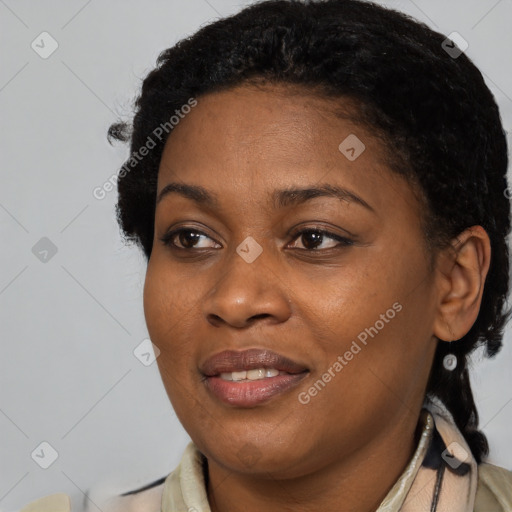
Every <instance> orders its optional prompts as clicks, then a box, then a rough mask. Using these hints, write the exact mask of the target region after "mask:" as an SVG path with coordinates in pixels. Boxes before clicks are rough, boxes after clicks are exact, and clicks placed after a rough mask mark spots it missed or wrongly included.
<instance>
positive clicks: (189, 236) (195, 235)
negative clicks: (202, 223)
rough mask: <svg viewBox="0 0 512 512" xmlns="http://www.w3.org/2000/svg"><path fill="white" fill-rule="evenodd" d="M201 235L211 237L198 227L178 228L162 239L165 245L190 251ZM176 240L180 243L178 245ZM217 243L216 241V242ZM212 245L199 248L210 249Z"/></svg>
mask: <svg viewBox="0 0 512 512" xmlns="http://www.w3.org/2000/svg"><path fill="white" fill-rule="evenodd" d="M201 237H205V238H209V239H210V240H212V238H210V237H209V236H208V235H207V234H206V233H203V232H202V231H198V230H197V229H192V228H184V227H181V228H178V229H174V230H172V231H169V232H168V233H165V235H164V236H162V238H160V240H161V241H162V242H163V244H164V245H166V246H168V247H170V248H171V249H177V250H181V251H190V250H192V249H194V248H196V247H195V244H196V243H197V242H198V241H199V240H200V239H201ZM176 241H177V242H178V243H179V244H180V245H178V244H177V243H176ZM215 243H216V242H215ZM209 248H212V247H199V249H209Z"/></svg>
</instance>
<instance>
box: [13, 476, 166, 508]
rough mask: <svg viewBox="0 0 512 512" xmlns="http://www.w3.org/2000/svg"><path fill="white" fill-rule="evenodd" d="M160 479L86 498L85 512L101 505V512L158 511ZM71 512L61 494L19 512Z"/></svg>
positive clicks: (161, 490)
mask: <svg viewBox="0 0 512 512" xmlns="http://www.w3.org/2000/svg"><path fill="white" fill-rule="evenodd" d="M165 478H166V477H162V478H159V479H158V480H155V481H153V482H151V483H148V484H146V485H144V486H142V487H139V488H137V489H134V490H132V491H128V492H125V493H123V494H119V495H117V496H113V497H112V496H110V497H108V498H103V499H102V498H101V497H100V496H94V497H93V499H92V498H91V497H90V496H87V498H88V499H87V498H86V499H85V500H84V501H85V503H86V504H85V509H84V510H85V512H89V511H90V512H92V511H96V510H98V508H97V506H98V505H99V504H100V503H101V505H100V506H101V510H102V512H155V511H157V510H160V506H161V503H162V493H163V488H164V483H165ZM50 511H51V512H71V511H72V508H71V499H70V497H69V496H68V495H66V494H63V493H57V494H51V495H49V496H44V497H42V498H39V499H37V500H35V501H32V502H31V503H29V504H28V505H26V506H25V507H23V508H22V509H21V510H20V512H50Z"/></svg>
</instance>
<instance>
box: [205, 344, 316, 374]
mask: <svg viewBox="0 0 512 512" xmlns="http://www.w3.org/2000/svg"><path fill="white" fill-rule="evenodd" d="M257 368H275V369H276V370H279V371H282V372H286V373H290V374H297V373H302V372H305V371H307V370H308V369H307V368H306V367H305V366H303V365H301V364H299V363H296V362H295V361H292V360H291V359H289V358H287V357H284V356H282V355H280V354H277V353H276V352H273V351H271V350H261V349H249V350H244V351H242V352H240V351H236V350H225V351H224V352H219V353H218V354H215V355H214V356H212V357H210V358H209V359H207V360H206V362H205V363H204V364H203V365H202V367H201V368H200V369H201V372H202V373H203V374H204V375H205V376H206V377H214V376H217V375H220V374H221V373H229V372H238V371H243V370H254V369H257Z"/></svg>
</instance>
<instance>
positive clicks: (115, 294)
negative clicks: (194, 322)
mask: <svg viewBox="0 0 512 512" xmlns="http://www.w3.org/2000/svg"><path fill="white" fill-rule="evenodd" d="M382 3H383V4H386V5H389V6H391V7H395V8H397V9H399V10H402V11H405V12H407V13H409V14H411V15H412V16H414V17H416V18H417V19H419V20H422V21H424V22H425V23H427V24H428V25H429V26H431V27H433V28H435V29H436V30H438V31H441V32H442V33H444V34H446V35H448V34H451V33H452V32H454V31H455V32H458V33H459V34H461V35H462V36H463V38H464V39H465V40H466V41H467V42H468V43H469V46H468V48H467V50H466V53H467V54H468V55H469V56H470V57H471V58H472V59H473V60H474V61H475V63H476V64H477V66H479V68H480V69H481V71H482V72H483V74H484V76H485V79H486V82H487V84H488V86H489V87H490V88H491V90H492V91H493V93H494V95H495V97H496V99H497V101H498V103H499V105H500V108H501V113H502V118H503V123H504V126H505V129H506V130H507V131H508V132H509V144H510V143H511V142H512V141H511V138H510V131H511V128H512V68H511V65H510V63H511V59H510V56H511V54H512V35H511V34H512V32H511V30H510V21H511V20H512V2H511V1H510V0H499V1H498V0H478V1H476V0H474V1H468V0H449V1H447V0H414V1H412V0H403V1H388V2H382ZM248 4H249V2H244V1H240V2H237V1H234V0H186V1H185V0H181V1H178V0H165V1H164V0H153V1H142V0H128V1H127V0H124V1H121V0H115V1H114V0H109V1H99V0H89V1H84V0H72V1H70V0H66V1H64V0H53V1H44V2H34V1H32V2H30V1H27V0H17V1H15V0H0V48H1V66H0V109H1V115H0V126H1V132H0V133H1V139H0V147H1V159H0V162H1V165H0V175H1V181H0V183H1V186H0V229H1V251H0V264H1V266H0V268H1V271H0V326H1V357H0V379H1V385H0V433H1V436H0V510H1V511H4V512H5V511H12V510H17V509H19V508H21V507H22V506H23V505H25V504H27V503H28V502H29V501H31V500H33V499H35V498H37V497H40V496H42V495H45V494H49V493H52V492H58V491H62V492H66V493H68V494H69V495H70V496H72V500H73V507H74V508H73V510H75V511H76V510H81V509H82V503H83V501H84V493H86V492H87V491H88V490H90V491H91V492H92V491H93V490H94V489H96V488H97V487H98V486H102V485H109V486H111V488H112V489H117V490H119V492H121V491H126V490H130V489H133V488H135V487H137V486H141V485H143V484H145V483H148V482H150V481H152V480H155V479H157V478H160V477H162V476H165V475H167V474H168V473H169V472H170V471H171V470H172V469H174V467H175V466H176V465H177V464H178V462H179V459H180V457H181V454H182V451H183V448H184V447H185V445H186V443H187V442H188V437H187V435H186V433H185V432H184V431H183V429H182V427H181V425H180V424H179V422H178V420H177V419H176V417H175V415H174V413H173V410H172V408H171V406H170V404H169V401H168V399H167V396H166V394H165V392H164V389H163V386H162V383H161V380H160V376H159V373H158V370H157V367H156V363H154V364H152V365H149V366H146V365H145V364H143V363H142V362H141V361H140V360H139V359H138V358H137V357H136V355H135V354H134V351H135V353H139V352H137V350H139V351H140V350H143V348H144V345H142V348H139V349H137V347H138V346H139V345H140V344H141V343H143V342H144V340H145V339H146V338H147V331H146V328H145V323H144V317H143V311H142V285H143V280H144V271H145V262H144V260H143V258H142V256H141V254H139V252H138V250H137V249H136V248H135V247H126V246H125V245H124V244H123V242H122V240H121V238H120V235H119V230H118V226H117V224H116V221H115V216H114V204H115V201H116V191H115V190H113V191H111V192H109V193H108V194H106V197H105V198H104V199H102V200H98V199H96V198H95V197H94V196H93V190H94V188H95V187H98V186H101V185H102V184H103V183H104V182H105V181H106V180H108V179H109V178H110V177H111V176H112V175H113V174H114V173H116V172H117V170H118V169H119V167H120V166H121V164H122V163H123V162H124V160H125V159H126V157H127V155H128V148H127V147H126V146H123V145H121V144H118V145H116V146H114V147H112V146H110V145H109V144H108V142H107V140H106V132H107V128H108V126H109V125H110V123H112V122H113V121H116V120H117V119H118V118H119V117H122V118H128V117H129V116H130V114H131V107H132V100H133V99H134V97H135V96H136V94H138V92H139V87H140V85H141V80H142V79H143V78H144V76H145V75H146V74H147V73H148V72H149V71H150V70H151V69H152V68H153V67H154V65H155V59H156V57H157V55H158V54H159V53H160V52H161V51H162V50H163V49H165V48H167V47H169V46H172V45H174V44H175V43H176V42H177V41H178V40H179V39H181V38H182V37H184V36H187V35H190V34H192V33H193V32H195V31H196V30H197V29H198V28H199V27H200V26H202V25H204V24H206V23H208V22H210V21H212V20H214V19H217V18H219V17H220V16H225V15H229V14H232V13H235V12H237V11H239V10H240V9H241V8H242V7H243V6H245V5H248ZM44 32H46V34H42V33H44ZM41 41H42V42H41ZM56 45H58V46H56ZM55 48H56V49H55ZM54 49H55V50H54ZM52 50H54V51H53V53H51V51H52ZM49 53H51V55H48V54H49ZM43 57H45V58H43ZM470 129H471V127H470V126H468V130H470ZM510 338H511V336H510V329H509V330H508V331H507V335H506V339H505V346H504V348H503V350H502V352H501V353H500V354H499V356H498V357H497V358H496V359H495V360H487V359H485V360H483V361H480V360H481V359H482V358H481V357H480V356H478V355H477V356H476V357H475V358H474V360H475V370H474V371H473V373H472V379H473V383H474V389H475V393H476V397H477V404H478V409H479V412H480V414H481V426H482V427H483V430H484V432H485V433H486V434H487V436H488V438H489V441H490V445H491V455H490V461H491V462H494V463H495V464H498V465H501V466H504V467H506V468H508V469H512V437H511V435H510V431H511V429H510V424H511V422H512V404H511V402H512V386H511V383H512V381H511V377H510V373H511V367H512V366H511V363H512V350H511V348H510V341H511V339H510ZM41 443H48V444H41ZM54 459H55V460H54ZM51 462H53V463H51ZM49 463H51V465H50V466H49V467H48V468H47V469H43V467H41V466H44V465H47V464H49ZM89 506H90V509H91V510H97V508H96V507H95V506H94V505H93V504H91V503H90V504H89Z"/></svg>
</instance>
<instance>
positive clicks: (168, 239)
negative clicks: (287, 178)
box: [160, 227, 354, 252]
mask: <svg viewBox="0 0 512 512" xmlns="http://www.w3.org/2000/svg"><path fill="white" fill-rule="evenodd" d="M183 232H189V233H196V234H198V235H202V236H206V237H207V238H210V239H211V237H209V236H208V235H207V234H206V233H203V232H202V231H199V230H197V229H193V228H187V227H181V228H178V229H175V230H173V231H170V232H168V233H165V234H164V235H163V236H162V237H161V238H160V240H161V241H162V243H163V244H164V245H165V246H167V247H169V248H170V249H172V250H176V251H194V250H195V251H201V250H208V249H209V248H200V249H194V248H193V247H192V248H187V247H178V246H176V244H175V243H173V242H172V240H173V239H174V237H175V236H176V235H178V234H180V233H183ZM305 233H318V234H321V235H324V236H326V237H327V238H332V239H333V240H336V241H337V242H339V244H338V245H337V246H335V247H329V248H327V249H298V250H299V251H307V252H323V251H331V250H333V249H338V248H340V247H344V246H350V245H353V244H354V241H353V240H350V239H349V238H345V237H342V236H340V235H337V234H335V233H332V232H330V231H326V230H324V229H315V228H307V229H303V230H301V231H297V232H295V233H294V234H293V235H292V236H293V239H292V241H295V240H297V239H298V238H300V237H301V236H302V235H303V234H305ZM211 240H212V239H211ZM322 242H323V240H322Z"/></svg>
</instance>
